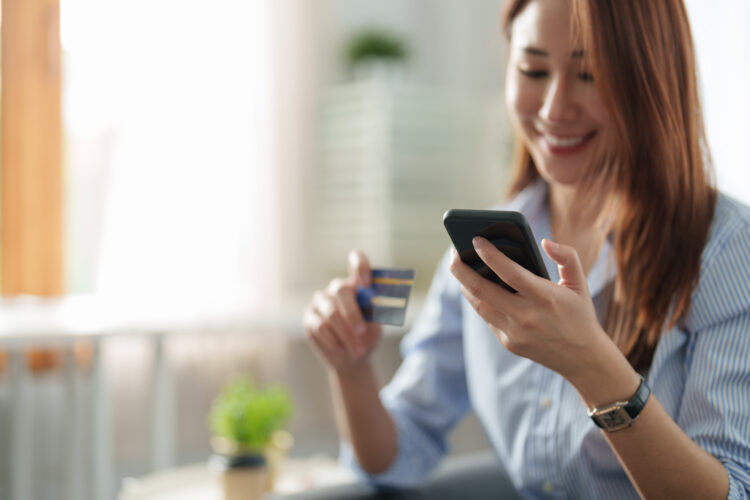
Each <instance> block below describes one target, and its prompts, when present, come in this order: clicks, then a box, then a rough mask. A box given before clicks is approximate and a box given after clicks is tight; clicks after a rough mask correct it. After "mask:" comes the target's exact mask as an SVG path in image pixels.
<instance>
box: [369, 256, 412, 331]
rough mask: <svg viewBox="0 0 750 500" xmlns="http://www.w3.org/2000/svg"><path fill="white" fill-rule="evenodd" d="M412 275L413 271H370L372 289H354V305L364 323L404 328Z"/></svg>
mask: <svg viewBox="0 0 750 500" xmlns="http://www.w3.org/2000/svg"><path fill="white" fill-rule="evenodd" d="M414 274H415V272H414V269H384V268H381V269H373V270H372V283H371V285H370V286H368V287H362V286H359V287H357V303H358V304H359V308H360V310H361V311H362V316H364V318H365V321H368V322H370V323H383V324H387V325H397V326H401V325H403V324H404V320H405V319H406V306H407V305H408V304H409V294H411V288H412V287H413V286H414Z"/></svg>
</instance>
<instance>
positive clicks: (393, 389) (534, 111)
mask: <svg viewBox="0 0 750 500" xmlns="http://www.w3.org/2000/svg"><path fill="white" fill-rule="evenodd" d="M502 26H503V29H504V31H505V34H506V36H507V37H508V39H509V42H510V48H509V51H510V53H509V58H508V65H507V68H506V102H507V105H508V110H509V112H510V115H511V118H512V121H513V124H514V128H515V131H516V134H517V137H518V141H517V145H516V150H515V160H514V163H513V165H512V167H513V182H512V185H511V189H510V200H509V201H507V202H506V203H504V204H502V206H501V208H502V209H504V210H511V211H517V212H521V213H522V214H523V215H524V216H525V217H526V219H527V220H528V222H529V226H530V227H531V229H532V232H533V234H534V235H535V236H536V237H538V238H542V240H541V246H542V248H543V249H544V252H545V254H546V255H544V256H543V258H544V261H545V264H546V266H547V270H548V272H549V275H550V278H551V280H546V279H543V278H541V277H539V276H537V275H535V274H533V273H531V272H530V271H528V270H527V269H525V268H524V267H522V266H520V265H519V264H517V263H515V262H514V261H513V260H511V259H510V258H509V257H508V256H506V255H505V254H503V253H502V252H501V251H500V250H498V248H496V247H495V246H493V245H491V244H489V242H488V241H487V240H484V239H483V238H479V237H474V239H473V244H474V248H475V250H476V253H477V254H478V255H479V257H480V258H481V260H482V261H483V262H484V263H485V264H486V265H487V267H489V268H490V269H491V270H492V271H493V272H494V273H495V274H496V275H497V276H498V277H499V278H500V279H501V280H502V281H503V282H505V283H507V284H508V285H509V286H510V287H511V288H513V289H514V290H515V291H517V292H518V293H516V294H514V293H512V292H510V291H508V290H507V289H506V288H503V287H502V286H499V285H497V284H496V283H492V282H491V281H488V280H487V279H485V278H483V277H482V276H480V274H478V273H477V272H475V271H474V270H473V269H472V268H471V267H469V266H468V265H467V264H466V263H465V262H463V261H462V259H461V257H460V256H459V254H458V253H457V252H456V251H455V250H454V251H452V252H451V254H450V255H446V256H445V258H444V259H443V261H442V262H441V264H440V266H439V267H438V270H437V273H436V275H435V277H434V280H433V284H432V287H431V289H430V293H429V295H428V297H427V299H426V303H425V306H424V309H423V311H422V313H421V316H420V317H419V319H418V320H417V321H416V323H415V324H414V326H413V328H412V330H411V332H409V334H408V335H407V336H406V337H405V339H404V341H403V344H402V352H403V353H404V361H403V363H402V364H401V367H400V368H399V370H398V372H397V373H396V375H395V377H394V378H393V380H391V382H390V383H389V384H388V385H387V386H386V387H385V388H384V389H383V390H382V391H379V390H378V385H377V380H376V377H375V374H374V371H373V367H372V363H371V361H370V360H369V355H370V353H371V352H372V351H373V350H374V348H375V346H376V344H377V342H378V339H379V337H380V334H381V330H380V326H379V325H376V324H365V323H364V322H363V318H362V316H361V314H360V312H359V310H358V309H357V308H356V307H355V306H353V304H354V300H353V297H352V294H353V293H354V290H355V289H356V286H358V285H363V286H366V285H367V281H368V278H367V277H368V276H369V275H370V265H369V261H368V259H367V256H366V255H364V254H363V253H361V252H352V253H351V254H350V262H349V276H348V278H346V279H343V280H342V279H339V280H333V281H332V282H331V283H330V285H329V286H328V287H327V288H325V289H322V290H320V291H318V292H316V293H315V294H314V296H313V300H312V301H311V303H310V305H309V306H308V308H307V311H306V314H305V319H304V325H305V327H306V331H307V335H308V338H309V339H310V342H311V344H312V345H313V347H314V348H315V349H316V351H317V352H318V353H319V354H320V358H321V359H322V361H323V362H324V364H325V365H326V367H327V369H328V371H329V373H330V374H331V377H330V379H331V385H332V390H333V392H334V394H335V395H336V399H335V401H336V402H337V404H338V406H339V410H340V413H341V418H340V431H341V435H342V441H343V446H342V451H343V457H342V458H343V460H344V461H345V462H348V463H350V464H351V465H352V467H353V468H354V469H355V470H357V471H359V472H360V474H361V475H362V477H364V478H366V479H367V481H369V482H370V483H373V484H376V485H389V486H415V485H417V484H419V483H420V482H421V481H422V480H423V479H424V478H426V477H427V475H428V474H429V473H430V472H431V471H432V469H433V467H434V466H435V465H436V464H437V462H438V461H439V460H440V459H441V458H442V456H443V455H444V454H445V452H446V450H447V447H448V443H447V436H448V434H449V432H450V430H451V429H452V428H453V426H454V425H455V424H456V422H458V421H459V420H460V419H461V418H462V417H463V416H464V415H465V414H466V413H467V412H468V411H469V410H473V411H474V412H476V415H477V416H478V418H479V420H480V421H481V423H482V425H483V427H484V429H485V431H486V434H487V437H488V441H489V443H490V444H491V446H492V447H493V449H494V451H495V453H496V455H497V456H498V458H499V459H500V461H501V463H502V465H503V466H504V467H505V469H506V470H507V472H508V475H509V477H510V479H511V481H512V483H513V486H514V488H515V490H516V491H517V492H518V493H521V494H522V495H523V496H525V497H528V498H560V497H565V498H592V499H593V498H638V497H641V498H696V499H706V498H716V499H724V498H730V499H736V500H740V499H745V498H747V497H748V494H750V482H748V477H750V475H749V473H750V434H749V431H748V430H749V429H750V405H749V404H748V398H747V391H748V380H750V367H748V364H747V359H748V358H750V336H748V335H747V332H748V331H749V330H750V258H748V256H749V254H748V248H750V208H748V207H747V206H745V205H742V204H741V203H739V202H738V201H736V200H733V199H731V198H729V197H728V196H726V195H724V194H722V193H719V192H718V191H717V190H716V189H715V187H714V185H713V175H712V165H711V159H710V155H709V153H708V148H707V146H706V141H705V137H704V131H703V119H702V112H701V107H700V103H699V100H698V91H697V78H696V68H695V61H694V54H693V44H692V39H691V34H690V27H689V24H688V19H687V13H686V11H685V6H684V4H683V2H682V0H660V1H658V2H654V1H652V0H630V1H627V2H622V1H618V0H510V1H508V2H506V4H505V9H504V11H503V17H502ZM587 413H588V417H590V418H587V415H586V414H587ZM493 493H494V494H496V495H498V496H502V495H503V494H504V493H505V492H502V491H494V492H493ZM507 494H508V495H511V496H512V493H511V492H510V491H508V492H507Z"/></svg>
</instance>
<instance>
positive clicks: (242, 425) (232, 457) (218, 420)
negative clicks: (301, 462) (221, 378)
mask: <svg viewBox="0 0 750 500" xmlns="http://www.w3.org/2000/svg"><path fill="white" fill-rule="evenodd" d="M292 411H293V406H292V400H291V397H290V396H289V393H288V391H287V390H286V389H284V388H283V387H280V386H275V387H269V388H267V389H258V388H256V387H255V385H254V384H253V383H252V381H250V380H249V379H247V378H238V379H236V380H234V381H232V382H230V383H229V384H227V385H226V386H225V387H224V388H223V390H222V391H221V394H219V396H218V397H217V398H216V399H215V400H214V402H213V405H212V407H211V412H210V414H209V418H208V420H209V426H210V428H211V432H212V438H211V445H212V447H213V449H214V452H215V454H214V456H213V457H212V458H211V462H212V464H213V465H214V466H215V467H216V468H217V469H218V470H219V471H220V472H221V479H222V487H223V490H224V498H225V499H226V500H239V499H242V500H254V499H256V498H260V496H261V495H262V494H263V492H264V491H266V490H267V489H269V487H270V485H271V478H272V476H273V471H271V470H269V461H270V460H273V459H274V457H275V456H277V455H278V453H276V454H273V453H269V452H270V451H271V450H273V448H274V446H275V445H276V446H278V444H277V443H278V440H279V432H280V431H281V428H282V426H283V425H284V423H285V422H286V420H287V419H288V418H289V417H290V416H291V414H292ZM286 435H287V436H289V435H288V433H286ZM289 437H290V436H289ZM287 441H288V439H287ZM288 444H289V443H287V446H288Z"/></svg>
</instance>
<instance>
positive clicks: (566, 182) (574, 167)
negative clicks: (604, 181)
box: [534, 159, 585, 187]
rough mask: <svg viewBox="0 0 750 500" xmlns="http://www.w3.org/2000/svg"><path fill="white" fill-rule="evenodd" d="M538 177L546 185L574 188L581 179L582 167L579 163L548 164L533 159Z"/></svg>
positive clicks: (582, 164)
mask: <svg viewBox="0 0 750 500" xmlns="http://www.w3.org/2000/svg"><path fill="white" fill-rule="evenodd" d="M534 164H535V165H536V167H537V171H538V172H539V175H540V176H541V177H542V179H544V180H545V181H547V184H559V185H562V186H571V187H572V186H575V185H577V184H578V182H579V181H580V180H581V178H583V174H584V168H583V167H584V165H585V163H581V162H549V161H544V160H542V161H539V160H537V159H534Z"/></svg>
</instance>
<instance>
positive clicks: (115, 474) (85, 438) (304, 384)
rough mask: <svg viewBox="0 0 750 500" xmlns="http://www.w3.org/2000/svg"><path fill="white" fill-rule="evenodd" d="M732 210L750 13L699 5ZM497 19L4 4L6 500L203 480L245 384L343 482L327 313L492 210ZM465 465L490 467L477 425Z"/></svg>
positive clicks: (309, 7) (411, 12) (389, 337)
mask: <svg viewBox="0 0 750 500" xmlns="http://www.w3.org/2000/svg"><path fill="white" fill-rule="evenodd" d="M686 3H687V4H688V7H689V10H690V15H691V19H692V21H693V30H694V37H695V41H696V47H697V53H698V58H699V65H700V71H701V73H700V76H701V84H702V89H703V97H704V105H705V112H706V122H707V130H708V136H709V142H710V144H711V147H712V150H713V155H714V161H715V164H716V169H717V172H718V181H719V185H720V187H721V188H722V189H724V190H725V191H727V192H729V193H730V194H732V195H733V196H735V197H738V198H740V199H743V200H744V201H746V202H750V189H749V188H748V186H750V169H748V165H750V147H749V146H748V141H747V140H746V136H747V135H748V133H749V132H750V94H749V93H748V92H747V89H748V88H750V62H749V61H750V57H748V52H750V32H748V31H747V30H746V29H744V28H745V26H746V25H747V23H748V22H750V4H749V3H748V2H746V1H745V0H721V1H719V2H711V3H710V4H709V3H707V2H703V1H702V0H687V1H686ZM500 5H501V1H500V0H470V1H464V2H458V1H456V0H381V1H379V2H372V1H366V0H314V1H313V0H275V1H270V0H214V1H212V2H198V1H193V0H181V1H177V0H149V1H146V0H130V1H127V2H125V1H122V0H2V20H1V21H0V22H1V23H2V24H1V26H2V90H1V92H2V94H1V98H2V131H1V134H2V164H1V170H0V172H1V173H0V186H1V189H2V191H1V192H0V207H1V209H2V219H1V226H0V259H2V275H1V276H0V287H1V290H2V294H3V299H2V300H1V301H0V498H18V499H26V498H29V499H46V498H76V499H86V498H113V497H114V496H115V495H116V494H117V492H118V491H120V490H121V488H122V485H123V484H124V483H123V480H124V479H125V478H127V477H139V476H143V475H145V474H149V473H153V472H155V471H160V470H164V469H168V468H173V467H175V466H183V465H188V464H195V463H203V462H205V461H206V459H207V457H208V456H209V455H210V454H211V447H210V437H211V436H210V434H211V433H210V430H209V428H208V426H207V415H208V412H209V410H210V407H211V402H212V400H213V399H214V398H215V397H216V395H217V394H218V393H219V391H220V390H221V387H222V386H223V384H225V383H226V382H227V381H228V380H229V379H231V377H233V376H236V375H237V374H244V375H247V376H251V377H252V378H253V379H254V380H255V381H256V383H257V384H258V385H261V386H263V385H267V384H282V385H283V386H284V387H286V388H288V390H289V392H290V394H291V395H292V399H293V402H294V407H295V409H294V414H293V417H292V418H291V419H290V421H289V423H288V426H287V428H288V430H289V431H290V432H291V434H292V435H293V436H294V440H295V445H294V447H293V448H292V449H291V450H290V452H289V453H290V455H291V456H293V457H300V458H304V457H310V456H313V455H316V454H320V455H322V456H324V457H329V458H335V456H336V453H337V450H338V438H337V435H336V431H335V425H334V422H333V415H332V411H331V408H330V406H331V402H330V395H329V393H328V387H327V384H326V379H325V373H324V371H323V368H322V366H321V365H320V364H319V363H318V361H317V359H316V358H315V356H314V354H313V353H312V352H311V351H310V349H309V347H308V346H307V344H306V341H305V339H304V334H303V332H302V328H301V324H300V323H301V315H302V310H303V308H304V307H305V305H306V303H307V301H308V300H309V298H310V296H311V294H312V292H313V290H315V289H316V288H320V287H322V286H324V285H325V284H326V283H327V282H328V281H329V280H330V279H331V278H332V277H335V276H341V275H343V274H345V272H346V253H347V251H348V249H350V248H360V249H362V250H364V251H365V252H367V253H368V255H369V256H370V258H371V261H372V263H373V264H374V265H376V266H396V267H413V268H415V269H416V270H417V280H416V286H415V289H414V291H413V296H412V301H411V304H410V307H409V311H408V314H407V326H406V327H404V328H391V329H388V330H387V333H386V337H385V339H384V340H383V342H382V343H381V345H380V346H379V347H378V350H377V352H376V353H375V360H376V365H377V367H378V370H379V374H380V378H381V380H382V381H383V382H385V381H387V380H388V378H389V377H390V375H391V374H392V373H393V371H394V369H395V367H396V366H397V365H398V362H399V360H400V357H399V353H398V341H399V340H400V338H401V336H402V335H403V334H404V333H405V331H407V329H408V324H409V323H410V322H411V321H413V319H414V316H415V314H416V313H417V311H418V309H419V304H420V302H421V300H422V297H423V296H424V294H425V292H426V290H427V288H428V286H429V283H430V279H431V274H432V272H433V270H434V267H435V265H436V264H437V261H438V259H439V258H440V256H441V255H442V254H443V253H444V252H445V250H446V249H447V248H448V245H449V240H448V238H447V235H445V233H444V229H443V227H442V214H443V212H444V211H445V210H446V209H448V208H455V207H461V208H483V207H488V206H489V205H491V204H493V203H495V202H497V201H499V200H501V199H502V195H503V193H504V191H505V180H506V176H507V165H508V161H509V158H510V155H511V151H510V150H511V144H512V131H511V130H510V126H509V124H508V122H507V117H506V114H505V109H504V102H503V73H504V65H505V45H504V43H505V42H504V40H503V38H502V37H501V35H500V30H499V21H498V13H499V9H500ZM453 445H454V446H453V450H454V452H455V453H462V452H465V451H471V450H477V449H482V448H484V446H485V445H484V438H483V435H482V433H481V431H479V430H478V428H477V426H476V424H475V422H474V421H473V420H472V419H469V420H467V422H465V423H463V424H461V426H460V427H459V429H458V430H457V432H456V434H455V436H454V439H453Z"/></svg>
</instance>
